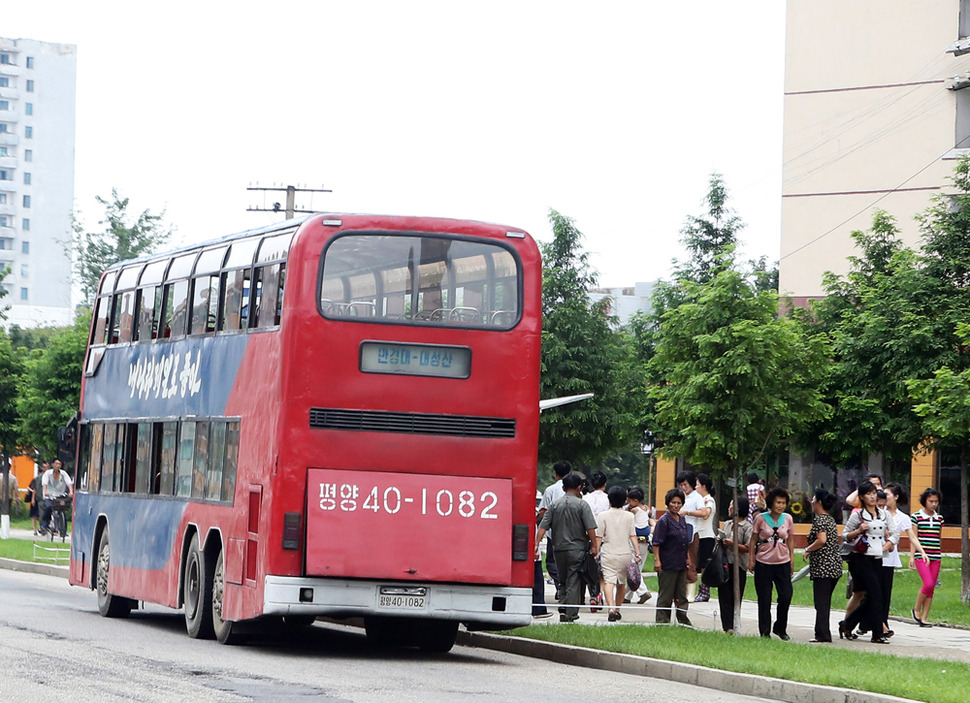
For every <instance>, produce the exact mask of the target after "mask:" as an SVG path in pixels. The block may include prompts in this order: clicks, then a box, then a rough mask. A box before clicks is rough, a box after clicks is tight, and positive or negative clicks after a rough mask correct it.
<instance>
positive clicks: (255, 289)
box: [249, 266, 266, 328]
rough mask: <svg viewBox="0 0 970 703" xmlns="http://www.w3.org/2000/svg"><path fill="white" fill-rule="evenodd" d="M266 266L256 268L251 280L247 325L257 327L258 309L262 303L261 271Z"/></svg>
mask: <svg viewBox="0 0 970 703" xmlns="http://www.w3.org/2000/svg"><path fill="white" fill-rule="evenodd" d="M265 269H266V267H265V266H264V267H261V268H258V269H256V271H255V273H254V274H253V281H252V296H251V300H250V303H249V310H250V315H249V327H250V328H253V327H259V309H260V306H261V305H262V302H263V301H262V298H263V271H264V270H265Z"/></svg>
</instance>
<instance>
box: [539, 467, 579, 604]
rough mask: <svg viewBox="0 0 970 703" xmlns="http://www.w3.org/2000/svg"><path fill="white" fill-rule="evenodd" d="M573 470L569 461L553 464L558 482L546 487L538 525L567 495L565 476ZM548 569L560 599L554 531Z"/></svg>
mask: <svg viewBox="0 0 970 703" xmlns="http://www.w3.org/2000/svg"><path fill="white" fill-rule="evenodd" d="M572 470H573V467H572V466H570V464H569V462H568V461H557V462H556V463H555V464H553V466H552V471H553V473H554V474H556V482H555V483H554V484H552V485H551V486H549V487H548V488H546V490H545V491H543V493H542V500H541V501H539V509H538V511H537V512H536V525H538V524H539V523H540V522H542V516H543V515H545V514H546V512H547V511H548V510H549V508H551V507H552V505H553V504H554V503H555V502H556V501H557V500H559V499H560V498H562V497H563V495H565V492H564V491H563V488H562V480H563V478H564V477H565V476H566V475H568V474H569V472H570V471H572ZM540 540H541V538H539V539H536V548H537V549H538V548H539V542H540ZM546 571H548V572H549V578H551V579H552V582H553V583H554V584H555V586H556V600H559V596H560V595H561V594H560V591H562V582H561V581H560V579H559V569H557V568H556V556H555V553H554V551H553V547H552V533H551V532H550V533H549V540H548V541H547V542H546Z"/></svg>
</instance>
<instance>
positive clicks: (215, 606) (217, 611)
mask: <svg viewBox="0 0 970 703" xmlns="http://www.w3.org/2000/svg"><path fill="white" fill-rule="evenodd" d="M225 593H226V563H225V560H224V559H223V556H222V550H221V549H220V550H219V554H218V555H217V556H216V563H215V567H214V568H213V570H212V597H211V599H210V603H211V613H212V629H213V631H214V632H215V636H216V639H217V640H219V642H220V644H242V643H243V642H244V641H245V638H244V637H243V635H242V632H241V627H240V626H239V624H238V623H234V622H230V621H228V620H223V619H222V604H223V602H224V601H223V599H224V597H225Z"/></svg>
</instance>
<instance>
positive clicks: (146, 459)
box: [133, 422, 152, 495]
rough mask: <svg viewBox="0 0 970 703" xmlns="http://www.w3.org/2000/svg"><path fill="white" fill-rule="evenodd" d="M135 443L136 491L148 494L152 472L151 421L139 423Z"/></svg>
mask: <svg viewBox="0 0 970 703" xmlns="http://www.w3.org/2000/svg"><path fill="white" fill-rule="evenodd" d="M135 444H136V446H135V478H134V482H133V486H134V492H135V493H137V494H138V495H148V486H149V479H150V477H151V473H152V425H151V423H150V422H140V423H138V435H137V438H136V440H135Z"/></svg>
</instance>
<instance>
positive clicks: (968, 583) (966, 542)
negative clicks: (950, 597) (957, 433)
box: [960, 447, 970, 605]
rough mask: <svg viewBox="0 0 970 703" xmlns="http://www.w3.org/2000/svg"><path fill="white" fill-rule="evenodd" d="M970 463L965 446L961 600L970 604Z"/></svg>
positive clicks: (963, 461)
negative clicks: (969, 488) (969, 490)
mask: <svg viewBox="0 0 970 703" xmlns="http://www.w3.org/2000/svg"><path fill="white" fill-rule="evenodd" d="M968 464H970V447H963V448H962V449H961V450H960V556H961V557H962V558H961V560H960V562H961V565H960V573H961V576H962V579H961V587H960V600H962V601H963V602H964V603H966V604H968V605H970V536H968V535H967V528H968V527H970V520H968V515H967V513H968V504H967V465H968Z"/></svg>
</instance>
